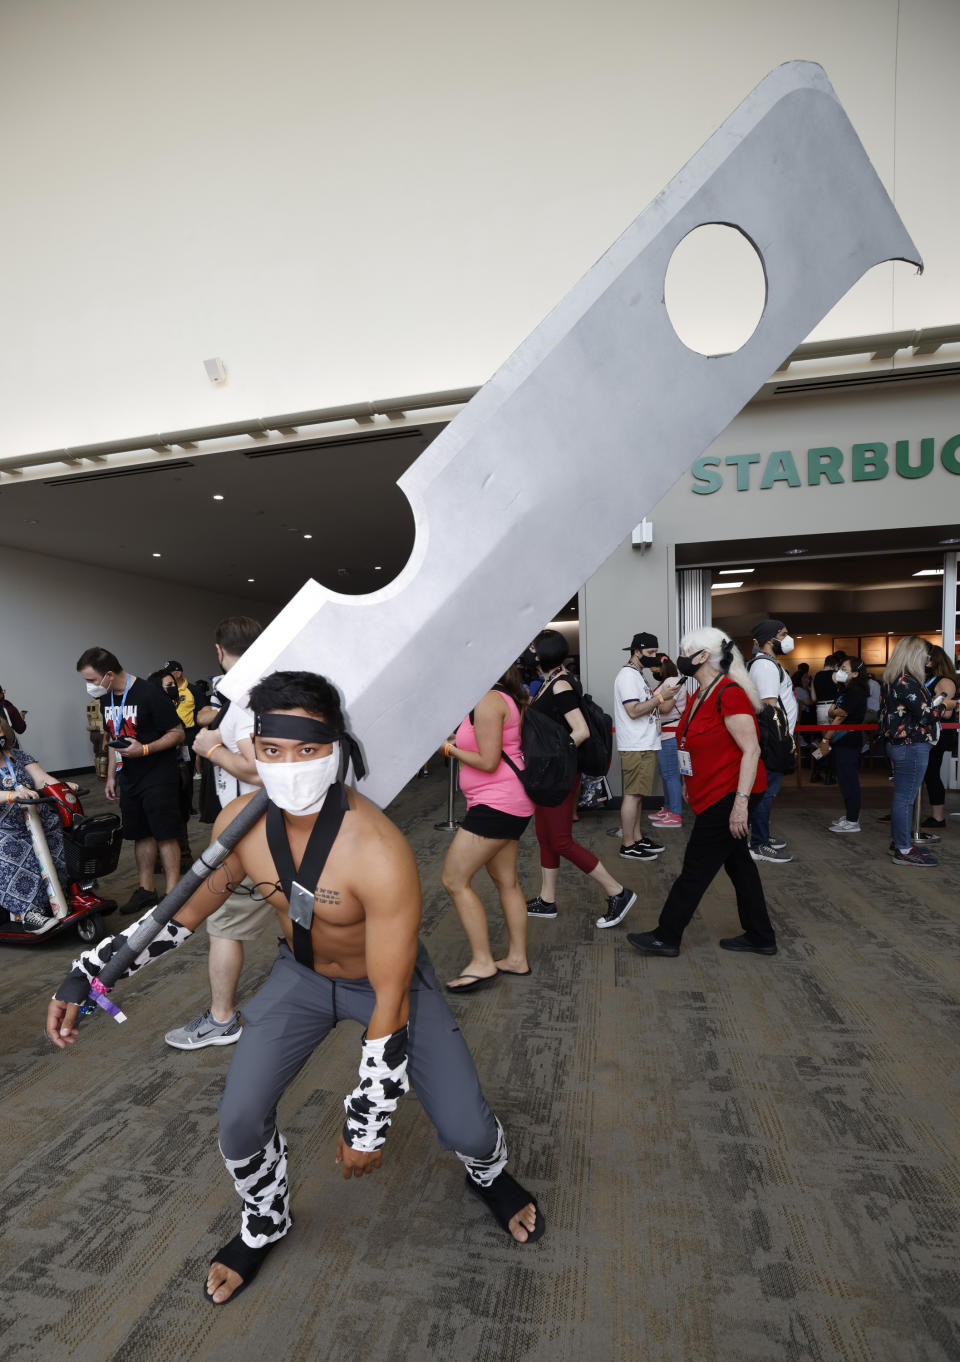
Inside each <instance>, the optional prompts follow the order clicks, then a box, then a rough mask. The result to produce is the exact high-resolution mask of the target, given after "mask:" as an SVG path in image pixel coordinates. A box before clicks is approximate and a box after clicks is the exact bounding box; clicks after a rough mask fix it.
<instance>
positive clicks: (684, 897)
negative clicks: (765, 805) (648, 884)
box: [657, 794, 776, 946]
mask: <svg viewBox="0 0 960 1362" xmlns="http://www.w3.org/2000/svg"><path fill="white" fill-rule="evenodd" d="M758 798H759V796H756V795H752V796H751V797H750V809H751V812H752V811H753V808H754V806H755V804H756V802H757V800H758ZM733 800H734V796H733V794H728V795H725V796H724V797H723V799H720V800H718V801H717V803H716V804H711V805H710V807H709V808H708V809H704V810H703V812H702V813H698V814H697V818H696V822H695V823H694V825H693V831H692V832H691V834H690V840H689V842H688V843H687V849H686V851H685V852H684V857H683V869H682V870H681V871H680V874H679V875H678V876H677V878H676V879H675V880H674V882H673V887H672V888H671V890H670V893H669V894H668V895H667V901H666V903H665V904H664V905H663V908H662V910H661V913H660V922H659V925H658V927H657V935H658V936H659V937H660V939H661V940H662V941H665V942H666V943H667V944H668V945H670V946H679V945H680V938H681V937H682V936H683V933H684V929H685V928H686V926H687V923H688V922H689V921H690V919H691V918H692V917H693V915H694V913H695V912H696V911H697V907H698V906H699V903H700V900H701V899H702V898H703V896H704V894H705V893H706V892H707V889H708V888H709V887H710V884H711V882H712V881H713V879H714V876H715V875H716V873H717V871H718V870H719V869H720V867H721V866H722V867H723V869H724V870H725V871H726V872H727V874H728V875H729V876H730V881H731V883H732V884H733V887H734V889H735V890H736V894H737V912H738V913H739V914H740V925H741V927H742V928H743V930H744V932H745V933H746V935H747V936H748V937H749V938H750V940H751V941H753V942H755V943H756V945H758V946H773V945H775V944H776V937H775V935H774V931H773V928H772V927H771V925H770V918H769V917H768V915H767V902H766V899H765V898H764V897H763V885H762V884H761V882H760V872H759V871H758V870H757V867H756V864H755V862H754V860H753V857H752V856H751V855H750V840H749V838H748V837H734V836H733V834H732V833H731V831H730V810H731V809H732V808H733Z"/></svg>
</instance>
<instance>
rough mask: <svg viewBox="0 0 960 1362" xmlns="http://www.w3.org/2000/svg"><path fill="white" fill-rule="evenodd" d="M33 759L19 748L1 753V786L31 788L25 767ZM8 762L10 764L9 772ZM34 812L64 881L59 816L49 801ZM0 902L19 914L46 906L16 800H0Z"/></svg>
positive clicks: (15, 915)
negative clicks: (29, 909)
mask: <svg viewBox="0 0 960 1362" xmlns="http://www.w3.org/2000/svg"><path fill="white" fill-rule="evenodd" d="M34 761H36V757H31V756H30V754H29V753H28V752H22V751H21V750H20V749H19V748H14V749H13V751H4V752H2V753H0V785H2V787H3V789H4V790H11V789H13V787H14V785H15V784H16V785H29V786H30V787H31V788H33V781H32V780H31V779H30V777H29V776H28V775H27V767H28V766H29V765H30V763H31V762H34ZM7 762H9V763H10V767H12V768H13V774H12V775H11V773H10V767H8V765H7ZM37 812H38V813H39V814H40V821H41V823H42V824H43V830H44V832H45V833H46V835H47V844H48V845H49V847H50V855H51V856H52V857H53V863H54V865H55V866H56V868H57V874H58V875H59V876H60V882H61V884H66V879H67V866H66V861H65V859H64V852H63V824H62V823H61V822H60V816H59V814H58V813H57V811H56V809H54V808H53V807H52V806H51V805H50V804H38V805H37ZM0 906H2V907H3V908H4V910H5V911H6V912H7V913H9V914H10V916H11V917H19V916H20V915H21V914H23V913H25V912H26V911H27V909H28V908H41V909H46V908H48V906H49V900H48V898H47V891H46V888H45V887H44V883H43V877H42V876H41V874H40V864H39V862H38V860H37V858H36V856H35V854H34V850H33V839H32V838H31V836H30V829H29V828H28V827H27V821H26V819H25V818H24V816H23V812H22V810H21V809H20V808H19V807H18V806H17V805H15V804H0Z"/></svg>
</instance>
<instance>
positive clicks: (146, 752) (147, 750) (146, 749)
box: [143, 742, 150, 757]
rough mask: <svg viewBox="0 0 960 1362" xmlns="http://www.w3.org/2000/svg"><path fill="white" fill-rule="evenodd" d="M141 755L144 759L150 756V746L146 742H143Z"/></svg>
mask: <svg viewBox="0 0 960 1362" xmlns="http://www.w3.org/2000/svg"><path fill="white" fill-rule="evenodd" d="M143 755H144V756H145V757H149V755H150V744H149V743H148V742H145V743H144V744H143Z"/></svg>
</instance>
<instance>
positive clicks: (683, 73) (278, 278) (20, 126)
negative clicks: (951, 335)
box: [0, 0, 960, 454]
mask: <svg viewBox="0 0 960 1362" xmlns="http://www.w3.org/2000/svg"><path fill="white" fill-rule="evenodd" d="M898 35H899V46H898V43H897V39H898ZM958 50H960V5H957V4H956V3H955V0H844V3H843V4H837V3H836V2H835V0H807V2H806V3H805V4H803V5H797V4H793V3H791V4H787V3H784V2H783V0H773V3H771V0H762V3H761V0H728V3H725V4H716V3H715V0H680V2H679V3H677V4H675V5H674V6H673V7H672V8H670V9H669V10H665V9H664V7H663V6H662V4H659V3H657V4H655V3H653V0H632V2H631V3H627V2H626V0H595V3H592V4H590V5H583V4H579V3H570V0H559V3H558V0H549V3H548V0H520V3H517V0H510V3H507V0H491V2H490V3H488V4H487V5H485V6H484V7H482V8H481V9H477V7H475V6H464V5H451V4H450V3H449V2H448V0H446V2H445V3H440V0H415V3H414V4H412V5H404V6H400V5H397V4H395V3H392V0H391V2H390V3H388V0H373V2H372V3H370V4H367V5H364V6H353V7H350V6H346V5H334V4H332V3H331V0H320V2H319V3H318V0H274V3H271V4H269V5H264V4H262V3H259V0H205V3H203V4H196V3H192V2H191V3H188V2H187V0H168V3H165V4H162V5H148V4H142V3H130V0H85V3H83V4H76V3H74V2H73V0H6V3H5V4H4V5H3V6H0V110H2V114H3V126H4V129H5V131H6V134H7V136H6V144H5V155H4V185H5V190H6V193H5V209H4V220H3V228H2V231H3V243H4V252H3V257H4V262H5V264H4V276H3V284H2V312H3V318H4V329H3V341H2V342H0V410H2V411H3V422H2V425H0V454H16V453H22V452H24V451H30V450H39V449H46V448H57V447H62V446H64V445H67V444H73V445H77V444H84V443H86V442H90V441H95V440H102V439H109V438H115V437H121V436H127V435H134V434H137V433H145V432H150V431H156V430H170V429H173V428H177V427H182V426H192V425H203V424H208V423H212V422H217V421H222V420H232V419H238V418H241V417H249V416H254V415H271V414H275V413H281V412H285V411H291V410H297V409H302V408H307V407H321V406H325V405H329V404H337V403H342V402H349V401H352V400H356V399H363V398H369V397H386V396H390V395H400V394H406V393H412V392H417V391H425V390H435V389H438V388H446V387H451V386H458V385H461V384H472V383H476V382H481V381H483V380H484V379H485V378H486V377H487V376H488V375H489V374H490V373H491V372H492V370H493V369H494V368H495V367H496V366H497V365H498V364H500V363H501V362H502V360H503V359H504V358H505V357H506V355H507V354H508V353H509V352H510V351H511V350H512V348H513V347H514V346H515V345H516V344H517V343H518V342H519V341H521V340H522V339H523V337H524V336H525V335H527V334H528V333H529V331H530V330H531V329H532V328H533V327H534V326H535V325H536V323H537V322H539V321H540V320H541V318H542V317H543V316H544V314H545V313H546V312H547V311H548V310H549V309H550V308H551V307H552V306H553V304H554V303H555V302H556V301H557V300H558V299H559V298H560V297H561V296H562V295H563V294H564V293H565V292H566V290H567V289H568V288H569V287H570V286H571V284H572V283H573V282H574V281H575V280H576V279H577V278H578V277H579V276H580V275H581V274H582V273H583V272H584V271H585V270H586V269H587V268H588V267H589V265H590V264H591V263H592V262H593V261H594V260H595V259H596V258H597V256H598V255H599V254H600V253H601V252H602V251H603V250H605V249H606V247H607V246H608V245H609V244H610V243H611V241H612V240H613V239H614V238H615V237H616V236H617V235H618V234H619V233H620V232H621V231H622V229H623V228H624V227H625V226H626V224H627V223H628V222H629V221H631V220H632V218H633V217H634V216H636V214H637V213H638V212H639V211H640V210H641V209H642V208H643V207H644V206H645V204H646V203H647V202H648V201H649V200H650V198H651V197H652V196H653V195H654V194H656V193H657V192H658V191H659V190H660V189H661V188H662V186H663V185H664V184H665V183H666V181H667V180H668V179H669V178H670V176H671V175H673V174H674V172H675V171H676V170H677V169H678V168H679V166H680V165H682V164H683V162H684V161H685V160H686V159H687V158H688V157H689V155H690V154H691V153H692V152H693V151H694V150H696V148H697V147H698V146H699V145H700V144H701V143H702V142H703V141H704V140H705V138H706V137H707V136H708V135H709V134H710V133H711V132H712V131H713V130H714V128H715V127H716V126H717V124H718V123H719V122H720V121H721V120H722V119H723V118H724V117H725V116H726V114H727V113H728V112H729V111H730V110H731V109H732V108H733V107H734V106H735V105H736V104H737V103H738V102H739V101H740V100H741V99H742V98H743V96H744V95H745V94H746V93H747V92H748V91H749V90H750V89H751V88H752V87H753V85H755V84H756V83H757V81H759V80H760V79H761V78H762V77H763V76H764V75H765V74H766V72H767V71H769V70H770V69H771V68H772V67H773V66H775V65H776V64H778V63H780V62H782V61H785V60H788V59H791V58H808V59H813V60H816V61H819V62H821V63H822V64H823V66H824V67H825V68H826V70H827V73H828V75H829V77H830V79H831V80H832V81H833V83H834V86H835V88H836V90H837V92H838V94H839V96H840V98H841V100H842V101H843V102H844V105H845V107H846V108H847V110H848V112H849V114H850V116H851V118H852V120H853V123H854V125H855V126H856V127H857V129H858V130H859V132H860V134H861V136H862V138H863V140H864V142H865V144H866V146H867V149H868V152H869V153H870V155H871V157H872V158H873V161H874V164H875V165H876V167H877V169H878V171H879V173H880V175H881V177H882V178H883V180H884V182H885V183H886V185H887V186H888V188H889V189H890V190H891V191H892V192H893V194H894V196H895V200H896V203H897V205H898V207H899V209H900V211H901V213H902V216H903V218H904V220H905V222H906V224H907V227H908V229H909V230H910V232H911V233H912V234H913V236H914V238H915V240H916V241H917V243H918V244H919V246H920V249H921V250H922V252H923V254H924V256H925V259H926V264H927V272H926V274H925V275H924V276H923V277H922V278H917V277H915V276H914V275H913V274H912V273H911V272H910V271H909V270H908V269H907V268H906V267H904V266H900V267H899V269H898V272H897V273H896V274H895V272H894V271H895V267H894V266H883V267H881V268H879V269H877V270H875V271H873V272H872V273H871V275H870V276H869V277H868V278H867V279H866V280H864V281H863V282H862V283H861V284H859V285H858V286H857V287H856V288H855V289H854V290H853V291H852V292H851V294H850V295H848V297H847V298H846V299H844V300H843V301H842V302H841V303H840V304H839V305H838V307H837V308H836V309H835V310H834V312H833V313H832V314H831V315H830V316H829V317H828V318H827V320H826V321H825V322H824V323H823V325H822V327H821V328H820V329H819V333H820V334H823V335H834V336H835V335H849V334H852V333H855V332H870V331H879V330H887V329H890V328H891V327H919V326H924V325H932V324H946V323H953V322H956V321H958V320H960V267H958V264H957V254H956V250H955V223H956V221H957V218H958V215H960V214H958V208H960V184H958V181H957V177H956V176H955V175H953V174H951V173H949V167H951V166H952V165H953V164H954V163H955V162H954V138H955V131H954V129H955V117H954V113H955V111H954V102H955V101H954V89H955V70H954V66H955V57H956V53H957V51H958ZM214 355H216V356H221V357H222V358H223V360H224V361H225V363H226V365H227V369H228V373H229V381H228V383H227V384H226V386H224V387H222V388H214V387H212V386H211V385H210V383H209V382H208V380H207V378H206V377H205V375H204V373H203V370H202V367H201V361H202V360H203V359H205V358H208V357H211V356H214Z"/></svg>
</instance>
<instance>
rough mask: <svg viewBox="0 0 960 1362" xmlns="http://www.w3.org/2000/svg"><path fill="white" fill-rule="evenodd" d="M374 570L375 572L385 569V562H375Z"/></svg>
mask: <svg viewBox="0 0 960 1362" xmlns="http://www.w3.org/2000/svg"><path fill="white" fill-rule="evenodd" d="M373 570H374V572H382V571H383V564H382V563H374V565H373Z"/></svg>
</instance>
